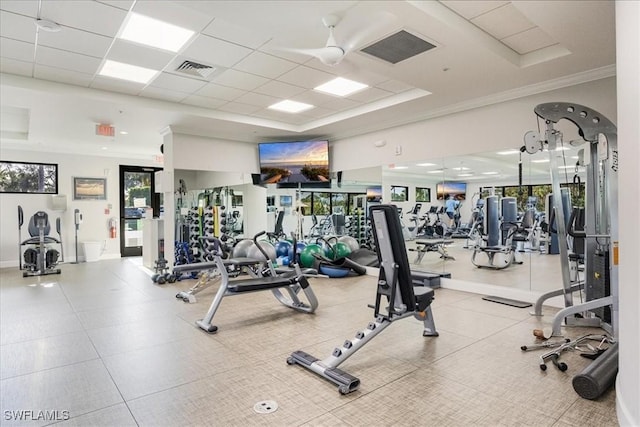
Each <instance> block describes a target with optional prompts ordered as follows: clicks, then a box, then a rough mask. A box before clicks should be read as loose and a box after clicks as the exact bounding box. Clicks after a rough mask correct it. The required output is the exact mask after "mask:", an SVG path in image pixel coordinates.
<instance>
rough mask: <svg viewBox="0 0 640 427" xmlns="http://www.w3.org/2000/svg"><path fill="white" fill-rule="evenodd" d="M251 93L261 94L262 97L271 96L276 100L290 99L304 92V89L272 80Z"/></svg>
mask: <svg viewBox="0 0 640 427" xmlns="http://www.w3.org/2000/svg"><path fill="white" fill-rule="evenodd" d="M253 91H254V92H256V93H261V94H263V95H271V96H275V97H278V98H290V97H292V96H294V95H297V94H299V93H302V92H304V91H305V89H304V88H301V87H299V86H294V85H290V84H288V83H282V82H278V81H275V80H272V81H270V82H269V83H266V84H264V85H262V86H260V87H258V88H256V89H254V90H253Z"/></svg>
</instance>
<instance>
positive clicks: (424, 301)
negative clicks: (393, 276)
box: [413, 286, 435, 311]
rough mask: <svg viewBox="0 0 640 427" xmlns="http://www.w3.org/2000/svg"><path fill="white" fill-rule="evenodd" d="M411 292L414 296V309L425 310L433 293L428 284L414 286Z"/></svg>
mask: <svg viewBox="0 0 640 427" xmlns="http://www.w3.org/2000/svg"><path fill="white" fill-rule="evenodd" d="M413 293H414V295H415V296H416V311H425V310H426V309H427V307H429V304H431V301H433V297H434V295H435V292H434V291H433V289H431V288H429V287H428V286H414V287H413Z"/></svg>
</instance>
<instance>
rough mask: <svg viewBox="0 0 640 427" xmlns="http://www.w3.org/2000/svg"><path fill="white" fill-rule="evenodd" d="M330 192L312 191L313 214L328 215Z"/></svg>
mask: <svg viewBox="0 0 640 427" xmlns="http://www.w3.org/2000/svg"><path fill="white" fill-rule="evenodd" d="M330 195H331V193H313V208H312V212H313V214H315V215H329V214H330V213H331V212H330V211H329V208H330V203H331V198H330V197H329V196H330Z"/></svg>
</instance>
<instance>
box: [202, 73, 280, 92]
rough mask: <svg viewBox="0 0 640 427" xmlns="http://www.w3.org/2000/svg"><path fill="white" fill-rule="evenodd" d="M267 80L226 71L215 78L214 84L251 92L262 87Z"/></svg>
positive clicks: (247, 74)
mask: <svg viewBox="0 0 640 427" xmlns="http://www.w3.org/2000/svg"><path fill="white" fill-rule="evenodd" d="M268 81H269V80H268V79H265V78H264V77H260V76H256V75H255V74H249V73H245V72H242V71H236V70H227V71H225V72H224V73H222V74H220V75H219V76H218V77H216V78H215V81H214V83H217V84H220V85H223V86H229V87H233V88H236V89H244V90H253V89H255V88H257V87H258V86H262V85H263V84H265V83H266V82H268Z"/></svg>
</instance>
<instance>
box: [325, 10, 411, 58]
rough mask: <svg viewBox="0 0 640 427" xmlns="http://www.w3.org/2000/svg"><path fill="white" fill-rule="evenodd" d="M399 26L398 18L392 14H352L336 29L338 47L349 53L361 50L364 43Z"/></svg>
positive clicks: (384, 12) (378, 12)
mask: <svg viewBox="0 0 640 427" xmlns="http://www.w3.org/2000/svg"><path fill="white" fill-rule="evenodd" d="M397 25H398V18H397V17H396V16H395V15H393V14H392V13H390V12H386V11H377V12H375V13H372V14H363V15H355V14H354V13H352V14H350V15H349V17H348V18H347V19H343V20H342V21H341V22H340V23H339V24H338V25H336V28H335V38H336V39H337V41H338V46H340V47H342V49H343V50H344V51H345V53H347V52H351V51H352V50H355V49H358V48H360V47H361V46H362V45H363V44H364V43H367V42H369V41H373V40H374V39H377V38H380V37H382V36H385V35H386V34H388V33H389V32H391V31H392V30H393V29H395V27H396V26H397Z"/></svg>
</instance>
